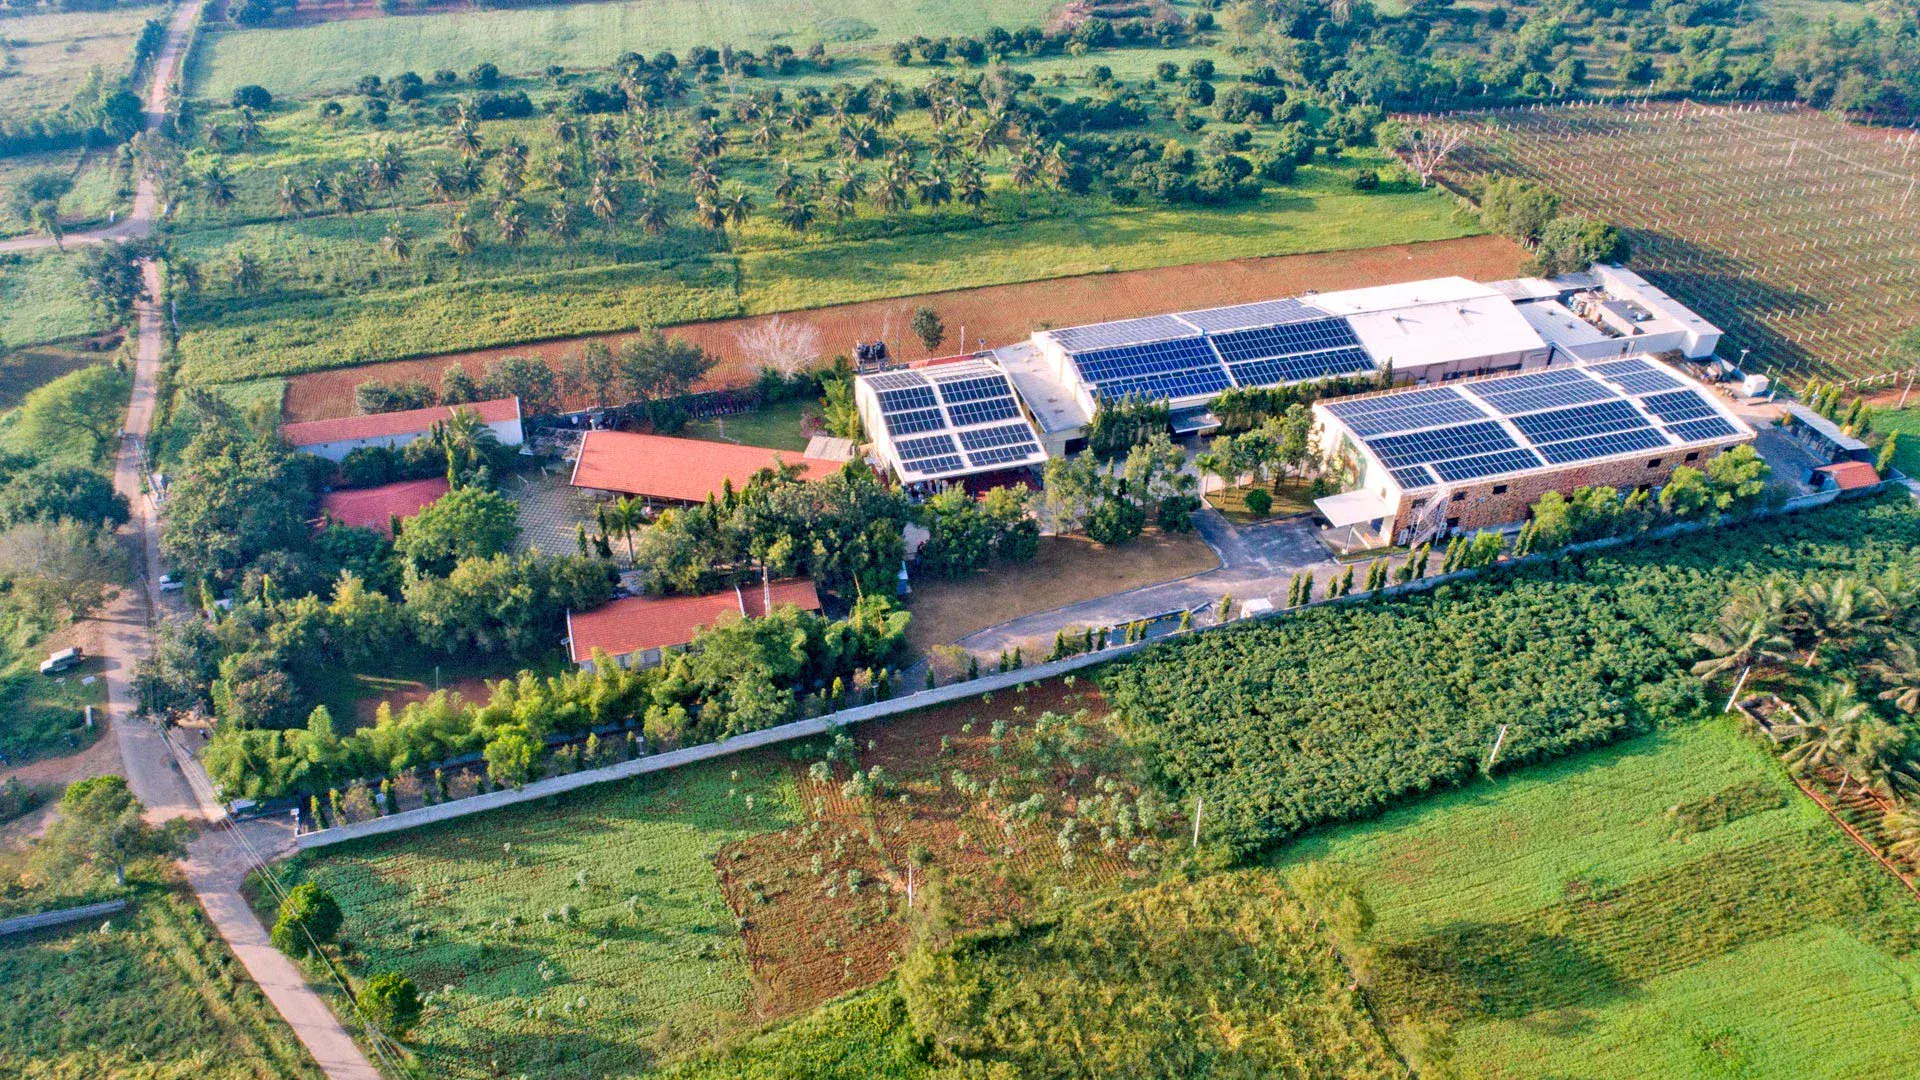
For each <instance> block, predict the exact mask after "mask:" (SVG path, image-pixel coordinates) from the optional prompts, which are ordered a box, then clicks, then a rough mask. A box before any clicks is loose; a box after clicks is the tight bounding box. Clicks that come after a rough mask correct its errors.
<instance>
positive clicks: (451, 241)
mask: <svg viewBox="0 0 1920 1080" xmlns="http://www.w3.org/2000/svg"><path fill="white" fill-rule="evenodd" d="M447 247H449V248H451V249H453V253H454V254H455V255H459V256H461V257H462V258H464V257H466V256H468V255H471V254H473V253H474V251H475V250H477V249H478V248H479V247H480V230H478V229H476V228H474V227H473V219H471V218H469V217H468V216H467V215H466V214H465V213H462V214H460V216H458V217H456V218H454V219H453V221H451V222H450V223H448V225H447Z"/></svg>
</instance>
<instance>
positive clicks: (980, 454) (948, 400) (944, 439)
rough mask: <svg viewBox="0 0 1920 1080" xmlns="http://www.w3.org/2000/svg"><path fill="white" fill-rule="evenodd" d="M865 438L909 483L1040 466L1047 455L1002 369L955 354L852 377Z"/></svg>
mask: <svg viewBox="0 0 1920 1080" xmlns="http://www.w3.org/2000/svg"><path fill="white" fill-rule="evenodd" d="M854 402H855V404H856V405H857V406H858V407H859V409H860V421H861V423H862V424H864V425H865V426H866V429H867V437H868V438H869V439H871V440H872V441H873V445H874V450H875V452H876V453H878V454H879V456H880V459H881V460H882V461H883V462H885V464H886V466H887V468H888V469H890V470H891V471H892V472H893V474H894V475H895V476H896V477H898V478H899V480H900V482H901V483H902V484H905V485H907V486H909V487H913V486H916V485H920V486H932V485H934V484H937V483H951V482H954V481H959V480H963V479H965V478H966V477H969V476H980V475H985V474H991V473H1000V472H1007V471H1012V470H1019V469H1025V468H1031V467H1033V466H1037V465H1043V464H1045V463H1046V460H1047V453H1046V451H1045V450H1044V449H1043V448H1042V447H1041V445H1040V438H1039V435H1038V434H1037V433H1036V432H1035V431H1034V429H1033V425H1032V424H1031V423H1030V422H1029V421H1028V420H1027V417H1026V415H1025V414H1024V413H1023V411H1022V409H1021V406H1020V402H1019V399H1018V397H1017V396H1016V395H1015V394H1014V391H1013V385H1012V383H1010V382H1009V381H1008V379H1007V373H1006V372H1005V371H1004V370H1002V369H1001V367H1000V365H999V364H997V363H995V362H994V361H993V360H992V359H990V358H985V357H962V358H958V359H954V360H950V361H943V362H934V363H930V364H926V365H922V366H920V367H913V368H899V369H895V370H892V371H883V372H879V373H876V374H871V375H861V376H859V377H858V378H857V379H855V380H854Z"/></svg>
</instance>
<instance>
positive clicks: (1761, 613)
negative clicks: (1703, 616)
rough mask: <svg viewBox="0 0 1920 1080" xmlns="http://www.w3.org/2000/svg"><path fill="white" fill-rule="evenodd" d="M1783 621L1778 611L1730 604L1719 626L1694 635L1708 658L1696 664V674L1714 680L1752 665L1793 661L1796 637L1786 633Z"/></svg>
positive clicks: (1697, 643)
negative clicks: (1716, 677)
mask: <svg viewBox="0 0 1920 1080" xmlns="http://www.w3.org/2000/svg"><path fill="white" fill-rule="evenodd" d="M1783 622H1784V621H1783V620H1782V618H1781V617H1780V613H1779V612H1777V611H1771V612H1770V611H1766V610H1757V611H1756V610H1751V609H1750V608H1748V607H1747V606H1746V605H1742V604H1739V603H1734V604H1730V605H1728V607H1727V610H1726V611H1725V612H1724V613H1722V615H1721V617H1720V620H1719V625H1718V626H1716V627H1715V628H1714V629H1713V630H1711V631H1708V632H1707V633H1704V634H1694V635H1693V643H1694V644H1695V645H1698V646H1699V647H1700V648H1702V649H1705V650H1706V651H1707V656H1706V658H1705V659H1703V660H1701V661H1699V662H1698V663H1696V664H1694V665H1693V674H1695V675H1697V676H1699V677H1700V678H1703V679H1711V678H1713V677H1714V676H1715V675H1719V674H1721V673H1723V672H1727V671H1732V670H1733V669H1734V668H1744V667H1747V666H1749V665H1751V664H1756V663H1763V662H1766V661H1773V662H1776V663H1789V662H1791V661H1792V659H1793V639H1792V638H1789V637H1788V636H1787V635H1786V632H1785V629H1784V625H1783Z"/></svg>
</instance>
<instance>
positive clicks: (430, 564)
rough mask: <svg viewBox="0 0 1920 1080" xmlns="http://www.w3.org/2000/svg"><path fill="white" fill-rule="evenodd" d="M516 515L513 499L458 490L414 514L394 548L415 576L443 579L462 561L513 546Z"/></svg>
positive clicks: (517, 529) (517, 530)
mask: <svg viewBox="0 0 1920 1080" xmlns="http://www.w3.org/2000/svg"><path fill="white" fill-rule="evenodd" d="M519 535H520V511H519V508H518V507H516V506H515V505H514V503H513V500H511V499H508V498H506V497H505V496H503V495H499V494H496V493H494V492H491V491H487V490H484V489H482V488H474V487H462V488H455V489H454V490H453V491H450V492H448V493H447V494H446V495H445V496H443V497H442V498H441V499H440V500H439V501H438V502H435V503H434V504H433V505H431V506H428V507H426V508H425V509H423V510H421V511H420V512H419V513H418V514H415V515H414V516H413V517H412V518H411V519H409V520H408V521H407V523H406V526H405V527H404V528H402V529H401V531H400V535H399V537H397V538H396V539H395V540H394V544H393V549H394V552H395V553H396V554H398V555H399V556H400V557H401V558H402V559H404V560H406V562H407V565H408V566H410V567H411V568H412V569H413V570H414V571H415V572H416V573H421V574H445V573H446V572H448V571H449V570H452V569H453V567H454V565H455V564H456V563H458V562H460V561H461V560H463V559H474V558H479V559H485V558H489V557H491V556H494V555H498V554H500V553H502V552H504V551H506V550H507V549H509V548H511V547H512V546H513V541H514V539H515V538H516V537H517V536H519Z"/></svg>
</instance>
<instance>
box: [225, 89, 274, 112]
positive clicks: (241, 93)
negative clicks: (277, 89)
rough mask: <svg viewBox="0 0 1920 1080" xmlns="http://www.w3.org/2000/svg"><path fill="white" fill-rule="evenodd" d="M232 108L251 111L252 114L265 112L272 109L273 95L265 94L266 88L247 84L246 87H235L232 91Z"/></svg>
mask: <svg viewBox="0 0 1920 1080" xmlns="http://www.w3.org/2000/svg"><path fill="white" fill-rule="evenodd" d="M233 107H234V108H236V109H252V110H253V111H254V112H265V111H267V110H268V109H271V108H273V95H272V94H270V93H268V92H267V88H266V87H264V86H256V85H254V84H252V83H249V84H247V85H246V86H241V87H236V88H235V89H234V91H233Z"/></svg>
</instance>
